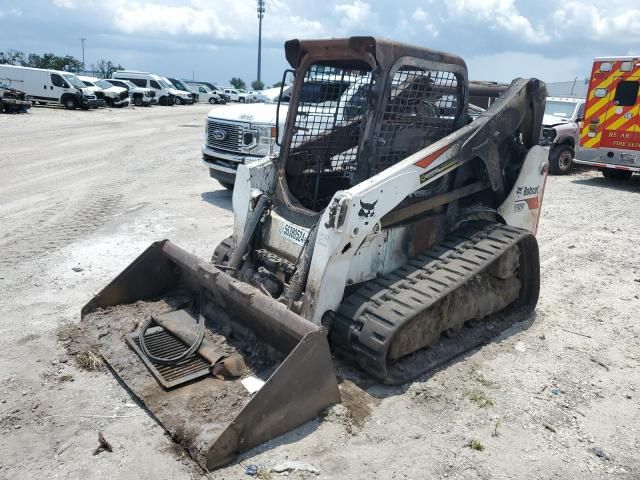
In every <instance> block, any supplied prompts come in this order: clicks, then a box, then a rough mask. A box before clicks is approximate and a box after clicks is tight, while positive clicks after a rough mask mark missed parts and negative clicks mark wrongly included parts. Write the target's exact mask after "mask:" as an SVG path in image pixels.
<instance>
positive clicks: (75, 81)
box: [62, 73, 85, 88]
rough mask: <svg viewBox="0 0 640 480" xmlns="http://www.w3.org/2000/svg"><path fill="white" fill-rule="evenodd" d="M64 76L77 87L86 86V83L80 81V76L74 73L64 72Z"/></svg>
mask: <svg viewBox="0 0 640 480" xmlns="http://www.w3.org/2000/svg"><path fill="white" fill-rule="evenodd" d="M62 76H63V77H64V78H65V80H66V81H67V82H69V83H70V84H71V85H73V86H74V87H76V88H85V84H84V83H82V82H81V81H80V79H79V78H78V77H76V76H75V75H74V74H72V73H63V74H62Z"/></svg>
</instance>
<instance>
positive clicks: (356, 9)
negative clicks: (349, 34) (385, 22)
mask: <svg viewBox="0 0 640 480" xmlns="http://www.w3.org/2000/svg"><path fill="white" fill-rule="evenodd" d="M334 11H335V12H336V13H337V14H339V15H341V19H340V26H341V27H342V28H344V29H350V28H357V27H366V26H367V25H368V24H369V21H370V17H371V6H370V5H369V4H368V3H367V2H362V1H361V0H355V1H354V2H353V3H342V4H339V5H336V6H335V7H334Z"/></svg>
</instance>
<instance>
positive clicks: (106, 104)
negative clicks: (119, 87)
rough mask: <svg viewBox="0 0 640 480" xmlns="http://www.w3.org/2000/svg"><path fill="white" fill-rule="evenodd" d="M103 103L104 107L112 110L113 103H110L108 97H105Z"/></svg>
mask: <svg viewBox="0 0 640 480" xmlns="http://www.w3.org/2000/svg"><path fill="white" fill-rule="evenodd" d="M104 103H105V107H107V108H113V102H112V101H111V99H110V98H109V97H105V98H104Z"/></svg>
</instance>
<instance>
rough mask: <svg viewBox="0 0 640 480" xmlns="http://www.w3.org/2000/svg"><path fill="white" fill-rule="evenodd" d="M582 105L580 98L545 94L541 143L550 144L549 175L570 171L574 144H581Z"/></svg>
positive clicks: (574, 149) (583, 101)
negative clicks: (547, 95)
mask: <svg viewBox="0 0 640 480" xmlns="http://www.w3.org/2000/svg"><path fill="white" fill-rule="evenodd" d="M584 106H585V100H584V99H583V98H573V97H568V98H565V97H547V102H546V106H545V109H544V117H543V119H542V132H541V134H540V145H542V146H548V147H549V173H551V174H552V175H565V174H567V173H569V172H570V171H571V168H572V166H573V158H574V157H575V153H576V146H577V145H579V143H580V128H581V126H582V122H583V120H584Z"/></svg>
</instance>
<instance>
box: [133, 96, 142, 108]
mask: <svg viewBox="0 0 640 480" xmlns="http://www.w3.org/2000/svg"><path fill="white" fill-rule="evenodd" d="M133 104H134V105H135V106H136V107H141V106H142V97H134V99H133Z"/></svg>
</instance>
